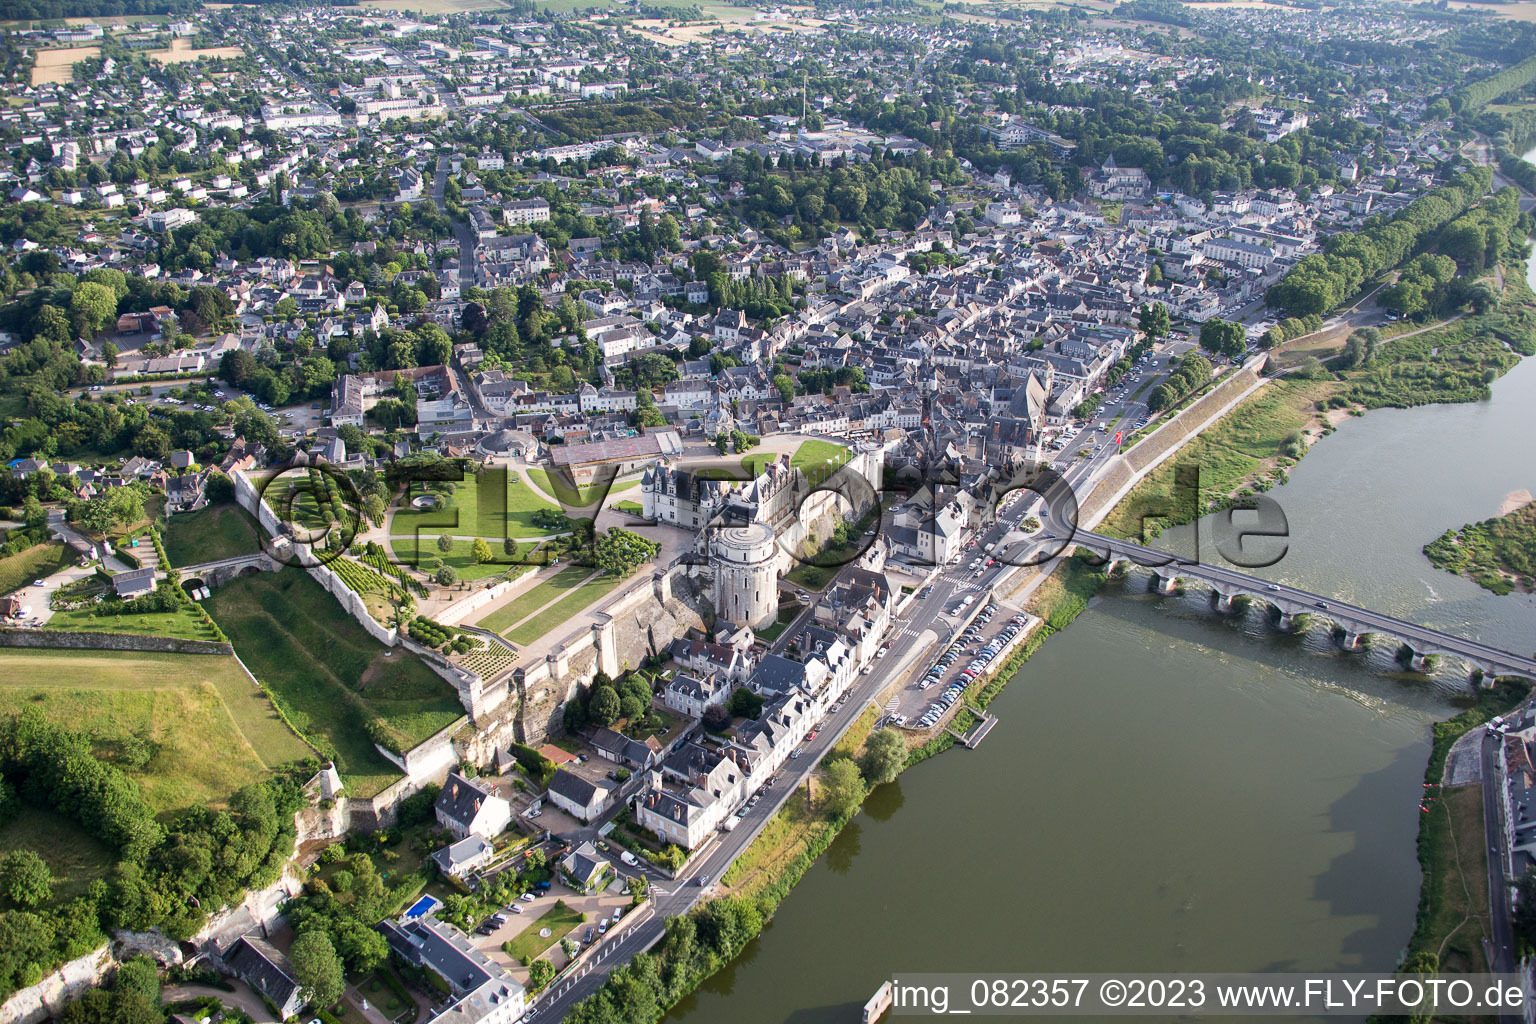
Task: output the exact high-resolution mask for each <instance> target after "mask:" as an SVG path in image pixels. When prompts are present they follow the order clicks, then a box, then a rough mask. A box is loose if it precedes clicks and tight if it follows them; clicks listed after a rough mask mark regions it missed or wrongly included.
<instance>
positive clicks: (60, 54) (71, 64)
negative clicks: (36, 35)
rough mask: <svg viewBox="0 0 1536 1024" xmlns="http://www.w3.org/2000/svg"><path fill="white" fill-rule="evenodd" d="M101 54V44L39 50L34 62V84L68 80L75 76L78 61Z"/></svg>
mask: <svg viewBox="0 0 1536 1024" xmlns="http://www.w3.org/2000/svg"><path fill="white" fill-rule="evenodd" d="M100 56H101V47H99V46H74V47H60V48H56V49H50V50H38V51H37V55H36V57H35V59H34V61H33V64H32V84H33V85H42V84H43V83H45V82H68V81H69V80H70V79H72V78H74V75H75V64H76V63H77V62H78V61H82V60H89V59H90V58H92V57H100Z"/></svg>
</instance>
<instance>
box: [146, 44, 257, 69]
mask: <svg viewBox="0 0 1536 1024" xmlns="http://www.w3.org/2000/svg"><path fill="white" fill-rule="evenodd" d="M145 56H147V57H149V58H151V59H153V60H157V61H159V62H160V63H161V64H182V63H185V62H188V61H194V60H202V59H203V58H204V57H208V58H216V57H224V58H229V59H233V58H236V57H244V56H245V51H244V50H242V49H241V48H240V47H238V46H213V47H209V48H208V49H206V50H194V49H192V41H191V40H190V39H172V40H171V48H170V49H169V50H148V51H146V52H145Z"/></svg>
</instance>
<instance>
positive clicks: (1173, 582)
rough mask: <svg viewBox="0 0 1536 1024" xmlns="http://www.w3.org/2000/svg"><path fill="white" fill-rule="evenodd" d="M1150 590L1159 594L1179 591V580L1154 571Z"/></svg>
mask: <svg viewBox="0 0 1536 1024" xmlns="http://www.w3.org/2000/svg"><path fill="white" fill-rule="evenodd" d="M1152 588H1153V589H1154V590H1156V591H1157V592H1158V593H1159V594H1164V595H1166V594H1171V593H1173V592H1174V591H1175V590H1178V589H1179V578H1178V577H1177V576H1173V575H1169V576H1164V575H1163V574H1162V573H1160V572H1157V571H1155V570H1154V571H1153V573H1152Z"/></svg>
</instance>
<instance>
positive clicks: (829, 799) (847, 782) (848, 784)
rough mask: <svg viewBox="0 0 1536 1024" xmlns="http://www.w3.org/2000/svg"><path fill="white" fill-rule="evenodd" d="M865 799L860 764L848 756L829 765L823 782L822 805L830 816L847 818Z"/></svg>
mask: <svg viewBox="0 0 1536 1024" xmlns="http://www.w3.org/2000/svg"><path fill="white" fill-rule="evenodd" d="M863 799H864V780H863V779H862V778H861V777H860V776H859V766H858V765H856V764H854V763H853V762H852V761H850V760H847V759H846V758H845V759H843V760H841V761H834V762H832V763H831V764H830V765H828V766H827V771H826V776H825V777H824V778H823V779H822V783H821V800H822V806H823V807H824V808H825V810H826V812H827V816H828V817H829V818H846V817H847V816H848V815H850V814H852V813H853V812H854V811H855V810H856V809H857V808H858V806H859V801H861V800H863Z"/></svg>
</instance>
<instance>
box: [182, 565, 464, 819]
mask: <svg viewBox="0 0 1536 1024" xmlns="http://www.w3.org/2000/svg"><path fill="white" fill-rule="evenodd" d="M205 603H206V605H207V607H208V610H209V611H210V612H211V613H212V614H213V617H214V619H216V620H217V621H218V623H219V625H220V626H221V627H222V628H223V630H224V632H225V633H227V634H228V635H229V637H230V640H231V642H232V643H233V644H234V645H235V650H236V651H238V652H239V654H240V657H241V658H242V659H243V660H244V661H245V663H246V665H247V666H248V667H249V668H250V670H251V671H252V672H253V673H255V675H256V678H258V679H260V680H261V681H262V682H263V683H265V684H266V685H267V686H269V687H271V689H272V690H273V692H275V693H276V694H277V696H278V698H279V700H280V702H281V703H282V705H283V706H284V708H285V709H286V710H287V711H288V712H289V714H290V717H292V718H294V719H295V724H296V725H297V727H298V728H299V729H300V730H301V731H305V732H307V733H309V734H310V735H311V736H312V737H314V738H315V739H316V740H318V741H323V742H324V743H326V744H328V745H329V746H330V747H331V748H332V749H333V750H334V751H335V755H336V758H337V767H338V769H339V770H340V771H341V774H342V776H343V777H344V778H345V780H346V782H347V785H348V788H349V789H350V790H351V791H352V792H353V793H354V794H356V795H372V794H374V793H377V792H378V791H379V790H381V789H383V788H384V787H385V786H387V785H389V784H390V783H391V782H393V781H394V780H395V779H396V778H397V777H398V776H399V772H398V771H397V770H396V768H395V766H394V764H393V763H391V762H390V761H389V760H388V759H387V758H385V757H384V756H383V755H382V754H380V753H379V752H378V750H376V749H375V748H374V745H373V738H372V737H371V736H370V723H372V724H373V725H372V727H373V730H374V734H375V735H377V736H378V737H380V738H381V739H383V740H385V741H387V743H388V744H389V745H390V746H391V748H392V749H395V750H397V751H405V750H409V749H410V748H411V747H412V746H414V745H415V744H417V743H420V742H421V741H422V740H424V739H426V738H427V737H428V736H431V735H432V734H433V733H435V732H437V731H438V730H440V729H443V728H446V727H447V726H448V725H450V724H452V723H453V722H454V721H456V720H457V719H458V718H459V717H460V716H461V715H462V714H463V709H462V708H461V707H460V705H459V702H458V697H457V694H455V693H454V691H453V689H452V688H451V687H449V685H448V684H447V683H446V682H445V681H443V679H441V678H440V677H439V676H438V675H437V674H436V673H435V672H433V671H432V670H431V669H429V668H428V667H427V666H426V665H424V664H423V663H422V662H421V660H420V659H419V658H417V657H416V656H415V655H413V654H410V653H408V652H406V651H403V650H391V649H389V648H386V647H385V646H384V645H383V644H381V643H379V642H378V641H377V640H374V639H373V637H371V636H369V635H368V634H367V633H366V632H364V630H363V628H362V626H360V625H359V624H358V623H357V622H355V621H354V620H353V619H352V618H351V617H350V616H348V615H347V614H346V613H345V612H344V611H342V609H341V608H340V607H339V606H338V605H337V604H336V601H335V600H334V599H333V598H332V597H331V595H330V594H328V593H326V591H325V589H324V588H323V587H321V586H320V584H318V583H316V582H315V581H314V580H312V579H311V578H310V577H309V574H308V573H305V572H302V571H300V570H298V569H284V570H283V571H282V572H278V573H260V574H258V575H256V576H247V577H243V578H241V579H238V580H235V581H233V582H230V583H226V584H225V585H224V586H222V587H220V588H219V589H217V590H215V591H214V592H213V595H212V596H211V597H210V598H209V599H208V600H207V602H205Z"/></svg>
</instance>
